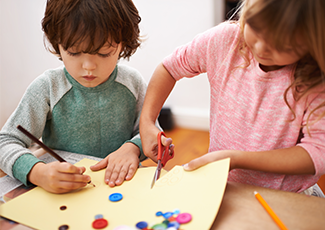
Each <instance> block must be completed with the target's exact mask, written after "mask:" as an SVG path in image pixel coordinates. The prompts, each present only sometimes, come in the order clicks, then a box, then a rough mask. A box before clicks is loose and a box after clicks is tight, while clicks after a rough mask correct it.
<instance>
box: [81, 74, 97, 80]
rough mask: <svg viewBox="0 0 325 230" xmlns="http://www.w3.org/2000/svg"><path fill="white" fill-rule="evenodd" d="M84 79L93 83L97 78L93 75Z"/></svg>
mask: <svg viewBox="0 0 325 230" xmlns="http://www.w3.org/2000/svg"><path fill="white" fill-rule="evenodd" d="M82 78H83V79H85V80H86V81H92V80H94V79H95V78H96V77H95V76H93V75H86V76H83V77H82Z"/></svg>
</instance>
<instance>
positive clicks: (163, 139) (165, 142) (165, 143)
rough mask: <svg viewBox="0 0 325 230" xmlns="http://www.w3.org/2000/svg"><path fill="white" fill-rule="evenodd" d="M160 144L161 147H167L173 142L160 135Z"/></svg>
mask: <svg viewBox="0 0 325 230" xmlns="http://www.w3.org/2000/svg"><path fill="white" fill-rule="evenodd" d="M161 143H162V144H163V146H168V145H171V144H172V143H173V140H172V139H171V138H169V137H165V136H164V135H161Z"/></svg>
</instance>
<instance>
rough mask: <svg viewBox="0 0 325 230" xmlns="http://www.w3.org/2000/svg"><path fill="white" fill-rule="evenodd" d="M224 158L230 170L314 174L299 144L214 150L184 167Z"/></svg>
mask: <svg viewBox="0 0 325 230" xmlns="http://www.w3.org/2000/svg"><path fill="white" fill-rule="evenodd" d="M225 158H230V170H232V169H249V170H256V171H263V172H270V173H278V174H288V175H299V174H311V175H314V174H315V167H314V163H313V161H312V159H311V157H310V155H309V153H308V152H307V151H306V150H305V149H304V148H302V147H300V146H294V147H291V148H286V149H276V150H270V151H259V152H248V151H240V150H220V151H214V152H210V153H207V154H205V155H203V156H201V157H199V158H196V159H194V160H192V161H190V162H189V163H187V164H185V165H184V169H185V170H189V171H191V170H194V169H197V168H199V167H201V166H203V165H206V164H208V163H210V162H213V161H218V160H221V159H225Z"/></svg>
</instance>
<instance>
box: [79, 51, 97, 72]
mask: <svg viewBox="0 0 325 230" xmlns="http://www.w3.org/2000/svg"><path fill="white" fill-rule="evenodd" d="M82 68H84V69H85V70H87V71H92V70H94V69H96V62H95V60H94V57H91V56H90V55H89V54H88V55H86V58H85V59H84V60H83V63H82Z"/></svg>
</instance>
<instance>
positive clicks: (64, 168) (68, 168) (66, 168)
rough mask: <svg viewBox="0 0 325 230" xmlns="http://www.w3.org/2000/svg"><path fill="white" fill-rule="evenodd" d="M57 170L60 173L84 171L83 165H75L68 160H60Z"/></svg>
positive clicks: (79, 172)
mask: <svg viewBox="0 0 325 230" xmlns="http://www.w3.org/2000/svg"><path fill="white" fill-rule="evenodd" d="M58 171H59V172H62V173H76V174H82V173H84V172H85V171H86V168H85V167H77V166H74V165H73V164H70V163H68V162H62V163H60V165H59V167H58Z"/></svg>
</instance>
